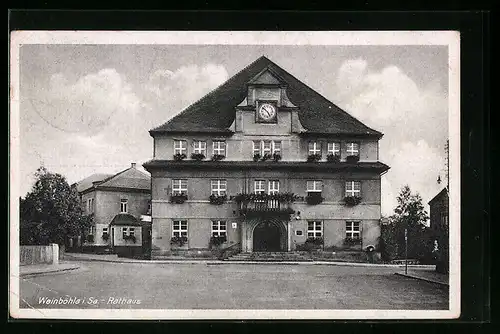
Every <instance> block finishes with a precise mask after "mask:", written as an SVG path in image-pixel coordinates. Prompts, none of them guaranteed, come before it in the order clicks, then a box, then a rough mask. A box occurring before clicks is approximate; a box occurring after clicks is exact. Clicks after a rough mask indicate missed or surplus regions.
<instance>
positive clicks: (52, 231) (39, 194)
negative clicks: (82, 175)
mask: <svg viewBox="0 0 500 334" xmlns="http://www.w3.org/2000/svg"><path fill="white" fill-rule="evenodd" d="M35 177H36V181H35V184H34V185H33V188H32V189H31V191H30V192H29V193H28V194H26V196H25V198H24V199H23V198H21V199H20V237H21V240H20V242H21V244H22V245H46V244H49V243H57V244H64V241H65V239H66V237H67V236H78V235H83V233H84V231H85V229H86V228H88V227H89V226H91V225H92V223H93V216H92V215H85V214H84V212H83V209H82V207H81V205H80V200H79V197H78V193H77V191H76V189H74V188H72V187H70V186H69V184H68V182H67V181H66V178H65V177H63V176H62V175H60V174H55V173H50V172H49V171H47V169H45V168H44V167H40V168H38V169H37V171H36V173H35Z"/></svg>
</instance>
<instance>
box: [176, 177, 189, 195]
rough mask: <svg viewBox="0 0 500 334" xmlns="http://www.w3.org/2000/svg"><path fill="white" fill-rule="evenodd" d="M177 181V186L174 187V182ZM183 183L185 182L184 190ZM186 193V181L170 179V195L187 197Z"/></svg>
mask: <svg viewBox="0 0 500 334" xmlns="http://www.w3.org/2000/svg"><path fill="white" fill-rule="evenodd" d="M177 181H179V186H178V187H176V182H177ZM183 181H185V185H186V186H185V188H183ZM187 193H188V180H187V179H172V195H173V196H175V195H182V194H184V195H187Z"/></svg>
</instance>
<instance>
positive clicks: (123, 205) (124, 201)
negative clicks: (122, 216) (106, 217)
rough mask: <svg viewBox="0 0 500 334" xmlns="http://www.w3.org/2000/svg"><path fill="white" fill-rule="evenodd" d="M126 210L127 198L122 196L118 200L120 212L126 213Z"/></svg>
mask: <svg viewBox="0 0 500 334" xmlns="http://www.w3.org/2000/svg"><path fill="white" fill-rule="evenodd" d="M127 212H128V199H126V198H122V199H121V200H120V213H127Z"/></svg>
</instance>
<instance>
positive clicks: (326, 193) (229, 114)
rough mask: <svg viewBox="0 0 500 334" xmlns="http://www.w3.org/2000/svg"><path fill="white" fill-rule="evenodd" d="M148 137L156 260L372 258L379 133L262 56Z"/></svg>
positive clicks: (378, 191) (377, 197) (379, 168)
mask: <svg viewBox="0 0 500 334" xmlns="http://www.w3.org/2000/svg"><path fill="white" fill-rule="evenodd" d="M150 134H151V136H152V137H153V139H154V144H153V145H154V148H153V159H152V160H151V161H149V162H147V163H145V164H144V167H145V168H146V169H147V170H148V171H149V172H150V173H151V177H152V189H151V191H152V230H153V231H152V238H153V240H152V244H153V253H154V254H168V253H169V252H170V251H172V250H179V249H182V250H199V249H207V248H209V247H211V245H213V244H214V240H216V239H218V240H219V241H220V242H223V244H222V247H228V246H233V245H236V246H237V247H240V248H241V250H242V251H244V252H253V251H293V250H296V249H300V248H301V247H302V246H303V245H304V244H306V243H308V242H309V243H311V242H312V243H318V244H321V248H323V249H346V248H348V249H364V248H366V247H370V246H371V247H373V248H375V249H376V248H377V247H378V238H379V235H380V216H381V214H380V208H381V205H380V204H381V203H380V201H381V184H380V176H381V175H382V174H383V173H385V172H386V171H387V170H388V169H389V167H388V166H387V165H385V164H383V163H381V162H380V161H379V152H378V141H379V139H380V138H381V137H382V133H380V132H378V131H376V130H373V129H371V128H369V127H367V126H366V125H364V124H362V123H361V122H360V121H358V120H357V119H355V118H354V117H352V116H350V115H349V114H348V113H347V112H345V111H343V110H341V109H340V108H339V107H337V106H336V105H334V104H333V103H332V102H330V101H328V100H327V99H326V98H324V97H323V96H321V95H320V94H318V93H317V92H315V91H314V90H312V89H311V88H309V87H308V86H306V85H305V84H303V83H302V82H301V81H299V80H298V79H296V78H295V77H293V76H292V75H291V74H289V73H288V72H286V71H285V70H283V69H282V68H280V67H279V66H278V65H276V64H275V63H273V62H272V61H270V60H269V59H268V58H266V57H261V58H259V59H257V60H256V61H254V62H253V63H252V64H250V65H248V66H247V67H246V68H244V69H243V70H242V71H240V72H239V73H237V74H236V75H235V76H233V77H232V78H230V79H229V80H228V81H226V82H225V83H224V84H223V85H221V86H219V87H218V88H217V89H215V90H214V91H212V92H211V93H209V94H208V95H206V96H205V97H203V98H202V99H200V100H199V101H197V102H196V103H194V104H192V105H191V106H189V107H188V108H187V109H185V110H184V111H182V112H181V113H180V114H178V115H177V116H175V117H173V118H172V119H171V120H170V121H168V122H167V123H165V124H163V125H161V126H159V127H157V128H155V129H153V130H151V131H150ZM179 241H180V242H179Z"/></svg>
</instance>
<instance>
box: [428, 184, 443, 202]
mask: <svg viewBox="0 0 500 334" xmlns="http://www.w3.org/2000/svg"><path fill="white" fill-rule="evenodd" d="M443 196H447V197H448V187H444V188H443V189H442V190H441V191H440V192H438V194H437V195H436V196H434V197H433V198H432V199H431V200H430V201H429V203H428V204H429V205H430V204H431V203H432V202H434V201H437V200H438V199H441V198H442V197H443Z"/></svg>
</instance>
